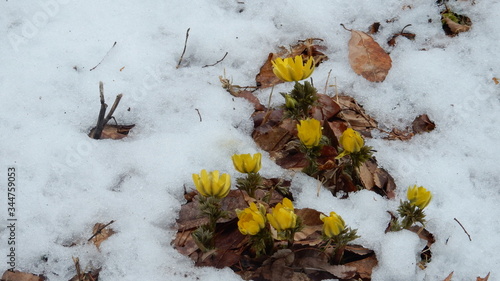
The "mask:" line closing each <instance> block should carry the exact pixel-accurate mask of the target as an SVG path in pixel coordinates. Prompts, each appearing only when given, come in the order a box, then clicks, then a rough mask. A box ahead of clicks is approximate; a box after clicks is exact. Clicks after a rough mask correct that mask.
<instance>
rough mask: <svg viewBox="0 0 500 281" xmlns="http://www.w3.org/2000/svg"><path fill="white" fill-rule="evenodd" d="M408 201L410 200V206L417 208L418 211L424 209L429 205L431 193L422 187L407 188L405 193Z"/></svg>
mask: <svg viewBox="0 0 500 281" xmlns="http://www.w3.org/2000/svg"><path fill="white" fill-rule="evenodd" d="M406 196H407V197H408V200H410V204H411V205H413V206H417V207H419V208H420V209H422V210H423V209H424V208H425V207H427V205H429V202H431V199H432V193H431V192H430V191H428V190H427V189H425V187H423V186H418V187H417V186H416V185H414V186H413V187H410V188H408V191H407V193H406Z"/></svg>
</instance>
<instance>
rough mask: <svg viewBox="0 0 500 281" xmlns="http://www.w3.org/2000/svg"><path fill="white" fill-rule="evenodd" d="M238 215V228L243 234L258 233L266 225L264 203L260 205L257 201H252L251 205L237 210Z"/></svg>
mask: <svg viewBox="0 0 500 281" xmlns="http://www.w3.org/2000/svg"><path fill="white" fill-rule="evenodd" d="M236 214H237V215H238V219H239V220H238V229H239V230H240V232H241V234H243V235H256V234H257V233H259V232H260V230H261V229H263V228H264V227H265V226H266V217H265V214H266V209H265V208H264V206H263V205H262V204H259V207H257V205H255V203H253V202H252V203H250V207H248V208H245V209H243V211H241V210H236Z"/></svg>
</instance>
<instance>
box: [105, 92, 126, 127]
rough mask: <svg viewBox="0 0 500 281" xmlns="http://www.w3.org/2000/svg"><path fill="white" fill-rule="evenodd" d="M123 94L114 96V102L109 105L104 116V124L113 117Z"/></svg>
mask: <svg viewBox="0 0 500 281" xmlns="http://www.w3.org/2000/svg"><path fill="white" fill-rule="evenodd" d="M122 96H123V94H119V95H117V96H116V98H115V102H114V103H113V106H111V109H110V110H109V112H108V115H107V116H106V119H104V126H105V125H106V124H108V121H109V120H110V119H111V118H113V113H115V110H116V107H117V106H118V104H119V103H120V100H121V98H122Z"/></svg>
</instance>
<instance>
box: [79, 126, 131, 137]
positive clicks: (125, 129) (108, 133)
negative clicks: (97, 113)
mask: <svg viewBox="0 0 500 281" xmlns="http://www.w3.org/2000/svg"><path fill="white" fill-rule="evenodd" d="M134 126H135V124H132V125H105V126H104V128H103V129H102V133H101V137H100V138H99V139H112V140H120V139H123V138H124V137H126V136H127V135H128V133H129V132H130V130H131V129H132V128H134ZM94 130H95V128H93V129H92V130H90V132H89V137H92V136H93V135H94Z"/></svg>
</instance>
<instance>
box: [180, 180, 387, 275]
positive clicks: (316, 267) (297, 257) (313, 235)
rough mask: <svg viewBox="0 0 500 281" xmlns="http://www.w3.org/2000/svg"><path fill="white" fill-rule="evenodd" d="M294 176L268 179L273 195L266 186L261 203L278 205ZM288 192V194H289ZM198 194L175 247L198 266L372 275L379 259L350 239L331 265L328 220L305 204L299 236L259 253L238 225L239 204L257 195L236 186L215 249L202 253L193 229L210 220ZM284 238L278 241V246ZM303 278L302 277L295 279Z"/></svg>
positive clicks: (183, 216)
mask: <svg viewBox="0 0 500 281" xmlns="http://www.w3.org/2000/svg"><path fill="white" fill-rule="evenodd" d="M289 184H290V182H281V181H279V180H277V179H269V180H266V181H265V188H266V191H269V190H271V189H273V190H275V191H276V192H273V193H272V196H270V198H267V199H266V198H264V197H263V195H264V194H265V192H264V190H258V191H257V195H256V197H257V198H260V199H263V200H269V201H268V202H269V203H266V202H267V201H262V200H258V202H259V203H261V204H263V205H264V206H267V208H270V206H272V205H275V204H276V203H278V202H280V201H281V200H282V199H283V196H284V194H282V193H280V191H279V190H280V189H279V188H276V187H277V185H280V186H281V187H283V186H286V185H289ZM286 196H289V194H288V195H286ZM197 198H198V197H197V196H195V197H194V198H192V200H191V201H190V202H187V203H186V204H185V205H183V206H182V207H181V210H180V212H179V219H178V220H177V228H178V232H177V235H176V237H175V240H174V241H173V242H172V244H173V245H174V247H175V248H176V249H177V250H178V251H179V252H180V253H182V254H183V255H186V256H189V257H190V258H191V259H192V260H193V261H194V262H195V265H197V266H212V267H216V268H224V267H230V268H231V269H233V270H234V271H235V272H236V273H238V274H239V275H240V276H241V277H242V278H243V279H245V280H273V281H285V280H287V281H289V280H290V278H292V280H304V281H307V280H323V279H335V278H338V279H340V280H347V279H351V278H361V280H369V279H370V277H371V272H372V269H373V268H374V267H375V266H376V265H377V259H376V257H375V254H374V252H373V251H372V250H369V249H366V248H363V247H361V246H357V245H349V246H347V248H346V251H345V253H344V260H345V263H344V264H343V265H331V264H330V263H329V261H328V256H329V255H331V254H332V253H333V251H334V249H333V247H332V246H327V245H325V243H324V242H323V240H322V238H321V229H322V225H323V222H322V221H321V220H320V218H319V216H320V213H319V212H318V211H316V210H313V209H309V208H305V209H296V210H295V212H296V214H297V215H298V216H299V217H300V218H301V219H302V222H303V224H304V225H305V226H304V228H303V229H302V230H301V231H300V232H297V233H296V234H295V239H294V240H295V242H294V245H293V247H292V248H291V249H282V250H278V251H277V252H275V253H274V254H273V255H272V256H262V257H258V258H257V257H255V253H254V252H253V251H252V249H251V248H250V245H249V238H248V236H244V235H242V234H241V233H240V231H239V230H238V226H237V221H238V219H237V216H236V213H235V211H234V210H235V209H244V208H246V207H248V205H249V202H254V201H255V200H256V199H254V198H251V197H249V196H248V195H247V194H246V193H245V192H242V191H239V190H232V191H230V192H229V194H228V196H227V197H226V198H224V200H223V206H222V209H223V210H225V211H227V212H228V213H229V217H228V218H225V219H220V220H219V221H218V222H217V227H216V236H215V237H216V239H215V247H216V249H215V250H212V251H209V252H206V253H203V252H202V251H201V250H200V249H199V247H198V246H197V244H196V243H195V241H194V239H193V237H192V235H191V233H192V232H193V231H194V230H195V229H196V228H197V227H199V226H201V225H203V224H205V223H206V222H207V219H206V217H203V216H201V215H200V211H199V206H198V204H199V203H198V201H197ZM281 243H282V242H281V241H276V242H275V248H277V249H279V248H280V247H281V246H280V245H281ZM293 278H299V279H293Z"/></svg>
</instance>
